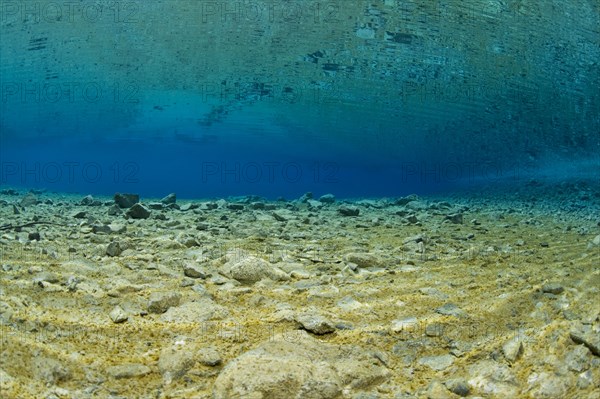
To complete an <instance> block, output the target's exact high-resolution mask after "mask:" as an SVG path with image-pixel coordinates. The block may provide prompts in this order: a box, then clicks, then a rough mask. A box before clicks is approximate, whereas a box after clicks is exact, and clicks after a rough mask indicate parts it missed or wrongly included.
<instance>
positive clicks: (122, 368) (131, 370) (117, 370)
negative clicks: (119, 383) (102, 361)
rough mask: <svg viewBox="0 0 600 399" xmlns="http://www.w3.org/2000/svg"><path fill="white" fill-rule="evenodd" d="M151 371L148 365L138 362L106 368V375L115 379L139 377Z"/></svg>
mask: <svg viewBox="0 0 600 399" xmlns="http://www.w3.org/2000/svg"><path fill="white" fill-rule="evenodd" d="M151 371H152V370H150V367H148V366H146V365H143V364H138V363H129V364H119V365H116V366H110V367H108V368H107V369H106V372H107V373H108V375H110V376H111V377H112V378H116V379H121V378H139V377H143V376H145V375H148V374H150V372H151Z"/></svg>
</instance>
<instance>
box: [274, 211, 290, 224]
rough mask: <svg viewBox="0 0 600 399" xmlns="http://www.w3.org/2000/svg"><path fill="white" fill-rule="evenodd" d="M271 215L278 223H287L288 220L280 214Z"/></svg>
mask: <svg viewBox="0 0 600 399" xmlns="http://www.w3.org/2000/svg"><path fill="white" fill-rule="evenodd" d="M271 215H273V218H274V219H275V220H277V221H278V222H287V219H286V218H284V217H283V216H281V215H280V214H278V213H277V212H273V213H271Z"/></svg>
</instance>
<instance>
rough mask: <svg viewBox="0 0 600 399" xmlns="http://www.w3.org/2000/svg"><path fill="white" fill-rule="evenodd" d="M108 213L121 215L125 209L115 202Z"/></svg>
mask: <svg viewBox="0 0 600 399" xmlns="http://www.w3.org/2000/svg"><path fill="white" fill-rule="evenodd" d="M106 213H108V214H109V215H110V216H118V215H121V214H122V213H123V211H122V210H121V208H119V207H118V206H117V205H116V204H113V205H112V206H111V207H110V208H108V211H106Z"/></svg>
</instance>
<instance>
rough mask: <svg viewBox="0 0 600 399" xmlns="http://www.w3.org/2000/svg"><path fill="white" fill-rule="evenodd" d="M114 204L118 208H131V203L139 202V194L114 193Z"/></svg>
mask: <svg viewBox="0 0 600 399" xmlns="http://www.w3.org/2000/svg"><path fill="white" fill-rule="evenodd" d="M114 198H115V204H117V206H118V207H119V208H122V209H123V208H131V207H132V206H133V205H135V204H137V203H138V202H140V196H139V195H137V194H120V193H116V194H115V197H114Z"/></svg>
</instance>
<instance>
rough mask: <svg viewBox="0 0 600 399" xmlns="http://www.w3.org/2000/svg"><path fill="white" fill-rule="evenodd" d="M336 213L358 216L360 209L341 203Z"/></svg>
mask: <svg viewBox="0 0 600 399" xmlns="http://www.w3.org/2000/svg"><path fill="white" fill-rule="evenodd" d="M338 213H339V214H340V215H342V216H358V215H359V214H360V209H358V208H357V207H355V206H345V205H342V206H340V207H339V208H338Z"/></svg>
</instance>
